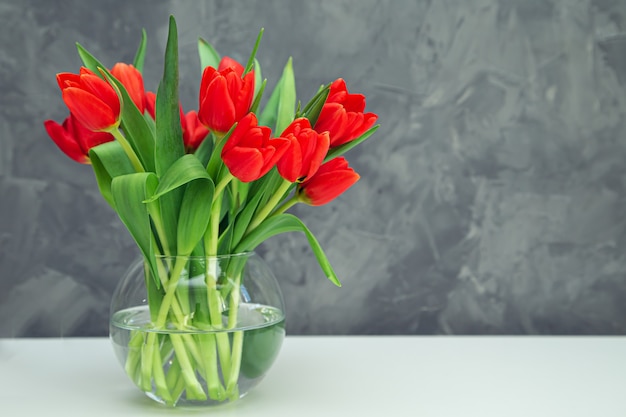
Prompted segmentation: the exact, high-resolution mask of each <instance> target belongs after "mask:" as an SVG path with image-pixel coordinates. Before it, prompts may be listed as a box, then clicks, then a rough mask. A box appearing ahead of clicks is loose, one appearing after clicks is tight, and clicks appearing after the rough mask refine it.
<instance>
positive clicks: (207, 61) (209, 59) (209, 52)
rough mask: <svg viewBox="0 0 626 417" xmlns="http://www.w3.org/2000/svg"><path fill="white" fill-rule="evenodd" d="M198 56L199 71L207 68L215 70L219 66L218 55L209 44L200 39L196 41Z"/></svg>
mask: <svg viewBox="0 0 626 417" xmlns="http://www.w3.org/2000/svg"><path fill="white" fill-rule="evenodd" d="M198 55H200V66H201V67H202V68H200V70H201V71H204V69H205V68H206V67H208V66H211V67H213V68H217V67H218V66H219V64H220V54H218V53H217V51H216V50H215V48H213V46H212V45H211V44H210V43H208V42H207V41H205V40H204V39H202V38H199V39H198Z"/></svg>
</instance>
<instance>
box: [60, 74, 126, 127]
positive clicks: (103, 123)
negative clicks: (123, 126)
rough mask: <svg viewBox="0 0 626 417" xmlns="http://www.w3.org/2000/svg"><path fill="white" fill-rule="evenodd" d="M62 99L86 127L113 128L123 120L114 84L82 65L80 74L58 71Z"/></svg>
mask: <svg viewBox="0 0 626 417" xmlns="http://www.w3.org/2000/svg"><path fill="white" fill-rule="evenodd" d="M57 83H58V84H59V87H60V88H61V91H62V93H63V101H64V102H65V104H66V105H67V107H68V108H69V109H70V112H71V113H72V114H73V115H74V117H76V118H77V119H78V121H79V122H81V123H82V124H83V125H84V126H85V127H86V128H87V129H89V130H92V131H94V132H103V131H110V130H111V129H114V128H116V127H117V126H118V125H119V122H120V111H121V104H120V99H119V97H118V95H117V92H116V91H115V90H114V89H113V87H111V85H110V84H109V83H108V82H106V81H105V80H103V79H102V78H100V77H98V76H97V75H96V74H94V73H93V72H92V71H90V70H88V69H87V68H85V67H83V68H81V69H80V73H79V74H71V73H67V72H65V73H60V74H57Z"/></svg>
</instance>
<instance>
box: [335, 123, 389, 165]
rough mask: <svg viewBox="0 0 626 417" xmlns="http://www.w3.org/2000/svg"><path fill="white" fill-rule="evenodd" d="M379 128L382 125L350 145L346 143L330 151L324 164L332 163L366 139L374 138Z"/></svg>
mask: <svg viewBox="0 0 626 417" xmlns="http://www.w3.org/2000/svg"><path fill="white" fill-rule="evenodd" d="M379 127H380V125H376V126H373V127H371V128H370V129H369V130H368V131H367V132H365V133H363V134H362V135H361V136H359V137H358V138H356V139H355V140H352V141H350V142H348V143H344V144H343V145H340V146H337V147H336V148H333V149H331V150H330V151H328V154H327V155H326V158H325V159H324V162H327V161H330V160H331V159H333V158H336V157H338V156H340V155H343V154H344V153H346V152H348V151H349V150H350V149H352V148H354V147H355V146H356V145H358V144H360V143H362V142H364V141H365V140H366V139H368V138H369V137H370V136H372V135H373V134H374V132H376V130H378V128H379Z"/></svg>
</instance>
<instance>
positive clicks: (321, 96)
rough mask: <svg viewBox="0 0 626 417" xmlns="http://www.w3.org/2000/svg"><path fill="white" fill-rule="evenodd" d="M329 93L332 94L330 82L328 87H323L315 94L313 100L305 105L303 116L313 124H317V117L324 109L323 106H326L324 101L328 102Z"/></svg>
mask: <svg viewBox="0 0 626 417" xmlns="http://www.w3.org/2000/svg"><path fill="white" fill-rule="evenodd" d="M328 94H330V84H329V85H327V86H326V87H322V88H321V89H320V90H319V91H318V92H317V94H315V96H313V98H312V99H311V101H309V102H308V103H307V105H306V106H304V109H303V110H302V113H301V116H302V117H306V118H307V119H309V121H310V122H311V126H315V123H316V122H317V119H318V118H319V116H320V113H321V111H322V107H323V106H324V103H326V99H327V98H328Z"/></svg>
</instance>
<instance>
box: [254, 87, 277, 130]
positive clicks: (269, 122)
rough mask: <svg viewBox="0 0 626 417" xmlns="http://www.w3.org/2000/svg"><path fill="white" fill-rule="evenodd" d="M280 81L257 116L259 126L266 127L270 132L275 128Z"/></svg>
mask: <svg viewBox="0 0 626 417" xmlns="http://www.w3.org/2000/svg"><path fill="white" fill-rule="evenodd" d="M280 86H281V83H280V80H279V81H278V83H277V84H276V86H275V87H274V90H272V94H271V95H270V98H269V100H267V103H266V104H265V107H264V108H263V111H262V112H261V115H260V116H259V125H262V126H268V127H270V128H271V129H272V130H275V129H274V128H275V127H276V114H277V113H278V101H279V98H280Z"/></svg>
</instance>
